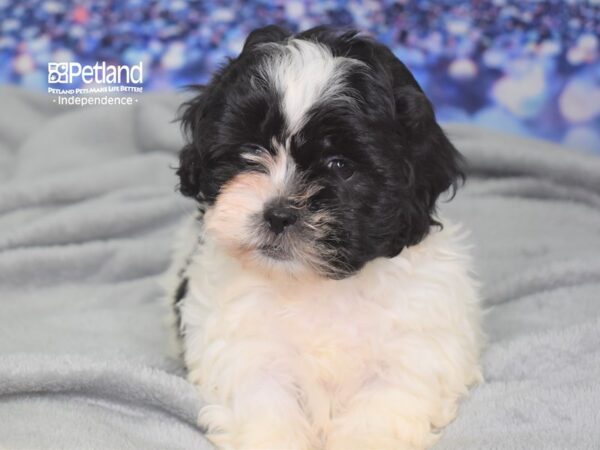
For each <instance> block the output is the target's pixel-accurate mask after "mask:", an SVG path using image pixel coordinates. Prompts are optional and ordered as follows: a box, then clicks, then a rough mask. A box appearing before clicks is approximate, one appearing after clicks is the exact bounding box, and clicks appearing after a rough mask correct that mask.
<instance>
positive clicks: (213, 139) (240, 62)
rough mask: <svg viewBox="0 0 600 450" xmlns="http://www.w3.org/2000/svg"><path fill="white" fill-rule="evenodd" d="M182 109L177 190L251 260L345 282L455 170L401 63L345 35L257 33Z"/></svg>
mask: <svg viewBox="0 0 600 450" xmlns="http://www.w3.org/2000/svg"><path fill="white" fill-rule="evenodd" d="M184 106H185V108H186V109H185V111H184V114H183V124H184V126H185V128H186V130H187V132H188V137H189V144H188V145H186V146H185V147H184V148H183V150H182V152H181V154H180V168H179V170H178V174H179V176H180V179H181V183H180V187H181V191H182V193H183V194H185V195H188V196H191V197H194V198H196V199H197V200H198V201H199V202H200V203H201V204H203V205H204V207H205V209H206V214H205V225H206V230H207V232H208V233H210V234H211V236H212V237H213V238H214V239H216V240H217V242H219V243H220V244H221V245H222V246H223V247H225V248H226V249H227V250H228V251H229V252H230V254H232V255H234V256H235V257H237V258H239V259H240V260H241V261H244V262H246V263H248V264H251V265H253V266H254V267H255V268H257V269H259V270H270V271H281V272H284V273H288V274H291V275H295V276H299V275H301V274H303V273H311V274H317V275H320V276H325V277H330V278H342V277H345V276H348V275H350V274H352V273H354V272H356V271H357V270H359V269H360V268H361V267H362V266H363V265H364V264H365V263H366V262H368V261H370V260H372V259H374V258H377V257H392V256H395V255H397V254H398V253H399V252H400V251H401V250H402V249H403V248H404V247H406V246H410V245H414V244H416V243H418V242H419V241H420V240H421V239H423V237H424V236H425V235H426V234H427V232H428V230H429V228H430V226H431V225H432V224H434V223H435V220H434V219H433V216H432V215H433V213H434V208H435V202H436V199H437V197H438V196H439V195H440V193H442V192H443V191H445V190H447V189H448V188H449V187H450V186H452V185H453V183H454V181H455V179H456V178H457V177H459V176H461V172H460V169H459V158H460V157H459V154H458V152H457V151H456V150H455V149H454V147H453V146H452V145H451V143H450V142H449V141H448V139H447V138H446V137H445V136H444V134H443V132H442V131H441V129H440V128H439V126H438V125H437V123H436V121H435V117H434V114H433V110H432V108H431V105H430V103H429V101H428V100H427V98H426V97H425V96H424V94H423V93H422V91H421V89H420V87H419V86H418V84H417V83H416V81H415V80H414V78H413V77H412V75H411V74H410V72H409V71H408V69H406V67H405V66H404V65H403V64H402V63H401V62H400V61H399V60H397V59H396V58H395V57H394V55H393V54H392V53H391V52H390V51H389V50H388V49H387V48H386V47H384V46H382V45H380V44H378V43H376V42H374V41H372V40H370V39H368V38H364V37H360V36H358V35H356V33H345V34H341V33H339V32H335V31H332V30H329V29H326V28H316V29H313V30H309V31H307V32H304V33H301V34H299V35H295V36H291V35H290V34H289V33H287V32H286V31H285V30H282V29H280V28H277V27H267V28H263V29H260V30H257V31H254V32H253V33H252V34H251V35H250V36H249V38H248V40H247V41H246V44H245V46H244V49H243V51H242V54H241V55H240V56H239V57H238V58H237V59H235V60H233V61H231V62H230V63H229V64H228V65H227V66H226V67H224V68H223V69H222V70H221V71H220V72H219V73H217V74H216V75H215V76H214V77H213V79H212V81H211V82H210V84H209V85H208V86H206V87H204V88H203V89H202V91H201V93H200V94H199V95H198V96H197V97H196V98H195V99H193V100H191V101H190V102H189V103H187V104H186V105H184Z"/></svg>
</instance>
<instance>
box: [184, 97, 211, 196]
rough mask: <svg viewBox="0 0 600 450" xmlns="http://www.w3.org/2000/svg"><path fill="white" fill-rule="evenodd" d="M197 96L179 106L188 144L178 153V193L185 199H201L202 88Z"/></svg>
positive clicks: (202, 161) (202, 159)
mask: <svg viewBox="0 0 600 450" xmlns="http://www.w3.org/2000/svg"><path fill="white" fill-rule="evenodd" d="M197 89H199V91H200V92H199V94H198V95H196V97H194V98H193V99H191V100H190V101H188V102H186V103H184V104H183V105H181V110H182V111H183V113H182V114H181V117H180V120H181V127H182V129H183V132H184V135H185V138H186V139H187V140H188V144H186V145H184V147H183V148H182V149H181V151H180V152H179V168H178V169H177V175H178V176H179V191H180V192H181V193H182V194H183V195H185V196H186V197H193V198H196V199H199V200H200V199H202V198H203V197H204V195H203V192H202V191H203V189H202V180H204V179H205V176H204V175H205V174H204V170H203V167H204V158H203V155H202V151H201V146H202V142H201V136H200V122H201V120H202V118H203V117H204V115H205V108H206V97H205V92H204V89H205V88H204V87H198V88H197Z"/></svg>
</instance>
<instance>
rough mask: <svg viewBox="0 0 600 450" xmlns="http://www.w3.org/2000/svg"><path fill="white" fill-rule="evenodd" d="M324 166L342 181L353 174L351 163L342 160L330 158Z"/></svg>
mask: <svg viewBox="0 0 600 450" xmlns="http://www.w3.org/2000/svg"><path fill="white" fill-rule="evenodd" d="M326 165H327V168H328V169H329V170H331V171H332V172H334V173H335V174H336V175H338V176H339V177H340V178H342V179H344V180H347V179H348V178H350V177H351V176H352V175H353V174H354V167H353V166H352V163H351V162H350V161H348V160H346V159H343V158H331V159H330V160H328V161H327V163H326Z"/></svg>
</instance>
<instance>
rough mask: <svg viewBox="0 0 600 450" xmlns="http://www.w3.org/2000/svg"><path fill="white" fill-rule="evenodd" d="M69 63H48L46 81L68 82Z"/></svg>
mask: <svg viewBox="0 0 600 450" xmlns="http://www.w3.org/2000/svg"><path fill="white" fill-rule="evenodd" d="M68 82H69V63H48V83H68Z"/></svg>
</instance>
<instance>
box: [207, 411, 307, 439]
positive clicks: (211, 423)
mask: <svg viewBox="0 0 600 450" xmlns="http://www.w3.org/2000/svg"><path fill="white" fill-rule="evenodd" d="M198 422H199V425H200V427H201V428H202V429H203V430H205V433H206V437H207V438H208V439H209V440H210V441H211V442H212V443H213V445H214V446H215V447H216V448H217V449H219V450H315V449H316V448H317V447H316V446H315V442H314V439H312V438H311V435H310V434H309V433H306V432H305V431H306V430H305V428H306V427H305V425H304V424H302V423H294V422H292V421H290V422H288V423H282V422H281V421H279V420H274V418H273V417H269V415H266V414H264V412H263V413H262V414H261V412H260V411H258V410H257V411H256V413H255V415H254V416H253V417H247V418H245V420H241V421H240V420H239V417H238V418H236V416H235V414H234V413H233V411H231V410H230V409H228V408H226V407H223V406H219V405H209V406H205V407H204V408H203V409H202V410H201V412H200V415H199V418H198ZM303 430H304V432H303Z"/></svg>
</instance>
